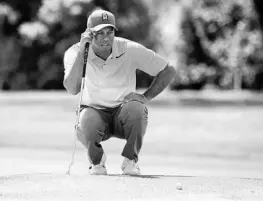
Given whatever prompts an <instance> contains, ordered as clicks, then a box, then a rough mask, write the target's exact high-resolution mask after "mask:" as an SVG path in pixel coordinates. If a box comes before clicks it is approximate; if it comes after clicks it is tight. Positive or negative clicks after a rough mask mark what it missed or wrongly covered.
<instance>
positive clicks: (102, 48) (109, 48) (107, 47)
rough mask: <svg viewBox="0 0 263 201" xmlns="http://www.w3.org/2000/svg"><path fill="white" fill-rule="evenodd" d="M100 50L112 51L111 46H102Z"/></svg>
mask: <svg viewBox="0 0 263 201" xmlns="http://www.w3.org/2000/svg"><path fill="white" fill-rule="evenodd" d="M100 49H101V50H102V51H106V50H111V46H110V45H107V46H101V47H100Z"/></svg>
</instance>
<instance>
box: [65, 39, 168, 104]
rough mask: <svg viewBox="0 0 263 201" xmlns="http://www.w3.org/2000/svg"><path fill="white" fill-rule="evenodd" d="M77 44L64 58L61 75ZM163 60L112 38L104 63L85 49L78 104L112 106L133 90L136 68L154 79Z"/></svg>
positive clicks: (150, 51)
mask: <svg viewBox="0 0 263 201" xmlns="http://www.w3.org/2000/svg"><path fill="white" fill-rule="evenodd" d="M78 50H79V43H77V44H75V45H73V46H71V47H70V48H69V49H68V50H67V51H66V52H65V55H64V68H65V75H66V74H67V73H69V71H70V69H71V68H72V66H73V64H74V61H75V59H76V58H77V54H78ZM167 63H168V62H167V61H166V60H165V59H163V58H162V57H161V56H160V55H158V54H156V53H155V52H153V51H152V50H150V49H147V48H146V47H144V46H142V45H140V44H139V43H136V42H132V41H130V40H127V39H124V38H119V37H115V38H114V42H113V46H112V54H111V55H110V56H109V57H108V58H107V60H106V61H104V60H103V59H101V58H99V57H97V56H96V55H95V54H94V52H93V50H92V48H91V47H90V48H89V55H88V62H87V68H86V77H85V86H84V91H83V97H82V105H87V106H91V107H95V108H106V107H116V106H118V105H120V104H121V103H122V101H123V99H124V97H125V96H126V95H127V94H129V93H130V92H135V91H136V69H140V70H142V71H144V72H145V73H147V74H149V75H151V76H156V75H157V74H158V73H159V72H160V71H162V70H163V69H164V68H165V67H166V65H167Z"/></svg>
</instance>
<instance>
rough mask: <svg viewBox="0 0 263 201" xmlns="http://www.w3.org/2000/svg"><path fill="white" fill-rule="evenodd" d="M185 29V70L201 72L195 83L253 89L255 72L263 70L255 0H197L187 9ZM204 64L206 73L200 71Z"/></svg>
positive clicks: (177, 84) (183, 49)
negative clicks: (201, 82) (253, 0)
mask: <svg viewBox="0 0 263 201" xmlns="http://www.w3.org/2000/svg"><path fill="white" fill-rule="evenodd" d="M182 31H183V33H184V34H183V40H184V42H185V44H184V48H182V51H183V53H184V58H185V64H186V66H187V67H185V68H183V69H182V71H183V72H184V74H186V75H189V74H191V73H190V72H192V71H193V70H194V71H197V72H198V73H197V74H199V76H196V78H198V79H195V80H196V81H193V82H196V83H199V82H200V80H202V81H203V85H205V84H206V83H211V82H212V83H213V84H216V85H217V86H219V87H222V88H233V87H234V88H240V87H245V88H253V86H254V85H255V83H254V82H255V75H256V74H257V73H258V72H259V71H262V65H259V64H261V63H262V59H261V55H262V53H261V52H262V35H261V32H260V31H261V30H260V27H259V24H258V19H257V15H256V14H255V10H254V5H253V2H252V1H248V0H232V1H223V0H196V1H194V4H192V5H191V6H190V7H187V8H186V9H185V18H184V20H183V22H182ZM252 58H253V59H252ZM200 65H201V66H204V65H205V66H206V67H205V69H206V70H205V72H206V73H204V72H203V70H200V71H198V70H197V69H198V68H200ZM193 66H194V67H193ZM201 69H204V68H203V67H202V68H201ZM211 69H213V70H211ZM211 72H212V73H211ZM204 74H205V76H204ZM187 77H189V76H187ZM173 87H174V88H177V87H180V83H179V82H178V81H175V82H174V83H173Z"/></svg>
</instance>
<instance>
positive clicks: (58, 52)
mask: <svg viewBox="0 0 263 201" xmlns="http://www.w3.org/2000/svg"><path fill="white" fill-rule="evenodd" d="M98 7H101V8H104V9H108V10H110V11H112V12H113V13H114V14H115V15H116V21H117V26H118V30H119V32H117V35H118V36H122V37H125V38H128V39H132V40H135V41H138V42H140V43H142V44H144V45H146V46H148V47H153V46H154V43H155V41H154V40H152V39H151V38H149V37H148V30H150V26H151V20H150V18H149V16H148V12H147V8H146V6H145V5H144V4H143V3H141V2H138V1H136V0H131V1H121V0H115V1H103V0H82V1H79V0H43V1H40V0H38V1H34V0H29V1H20V2H17V1H14V0H9V1H5V3H1V4H0V13H2V14H1V15H0V22H2V23H0V27H1V31H0V34H1V36H0V40H1V41H3V42H2V43H1V46H2V47H6V48H1V49H2V50H3V51H2V52H1V53H0V56H1V57H0V58H1V63H0V80H1V82H0V89H1V88H2V89H62V88H63V86H62V83H63V76H64V68H63V62H62V61H63V56H64V52H65V51H66V49H67V48H68V47H70V46H71V45H72V44H74V43H76V42H78V41H79V38H80V34H81V33H82V32H84V31H85V29H86V19H87V18H86V16H87V15H89V13H90V12H91V11H92V10H94V9H96V8H98ZM135 30H136V31H135ZM138 74H139V77H140V79H139V81H140V80H142V81H143V82H144V81H145V80H148V79H149V77H147V76H145V75H144V74H143V73H142V72H138ZM144 78H146V79H144ZM139 86H140V82H139Z"/></svg>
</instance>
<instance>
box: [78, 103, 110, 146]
mask: <svg viewBox="0 0 263 201" xmlns="http://www.w3.org/2000/svg"><path fill="white" fill-rule="evenodd" d="M77 131H78V132H77V137H78V139H79V140H80V141H85V143H88V142H100V141H101V139H102V137H103V135H104V132H105V124H104V122H103V121H102V119H101V117H100V115H99V114H98V113H97V112H96V111H95V110H94V109H90V108H87V109H84V110H83V111H82V112H81V114H80V120H79V125H78V129H77Z"/></svg>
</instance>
